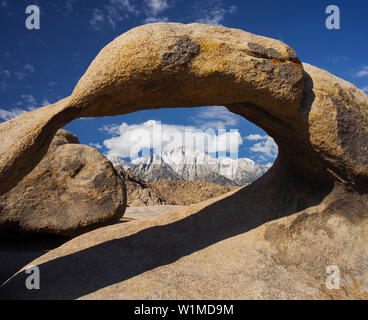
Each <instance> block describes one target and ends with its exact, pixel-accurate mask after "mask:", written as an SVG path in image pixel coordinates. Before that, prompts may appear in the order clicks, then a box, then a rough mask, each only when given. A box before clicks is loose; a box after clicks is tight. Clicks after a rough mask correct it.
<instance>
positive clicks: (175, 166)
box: [109, 147, 270, 186]
mask: <svg viewBox="0 0 368 320" xmlns="http://www.w3.org/2000/svg"><path fill="white" fill-rule="evenodd" d="M109 159H110V161H111V162H112V163H113V164H114V165H120V166H122V167H123V168H124V169H125V170H127V169H130V170H131V172H132V173H133V174H134V175H135V176H137V177H139V178H141V179H144V180H146V181H147V182H155V181H166V180H186V181H192V182H194V181H199V180H205V181H208V182H212V183H215V184H219V185H223V186H241V185H246V184H248V183H251V182H253V181H254V180H256V179H257V178H259V177H260V176H262V175H263V174H264V173H265V172H266V171H267V170H268V169H269V168H270V165H262V164H258V163H255V162H254V161H253V160H251V159H247V158H240V159H237V160H234V159H230V158H225V157H219V158H213V157H211V156H209V155H208V154H206V153H205V152H203V151H198V150H193V149H192V148H188V147H180V148H177V149H174V150H171V151H169V152H163V153H161V154H154V155H151V156H147V157H141V158H137V159H135V160H133V161H132V162H128V161H125V160H123V159H120V158H119V157H117V156H110V157H109Z"/></svg>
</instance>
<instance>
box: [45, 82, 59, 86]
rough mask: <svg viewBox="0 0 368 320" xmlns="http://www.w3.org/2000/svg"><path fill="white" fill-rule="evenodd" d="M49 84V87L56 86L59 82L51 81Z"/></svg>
mask: <svg viewBox="0 0 368 320" xmlns="http://www.w3.org/2000/svg"><path fill="white" fill-rule="evenodd" d="M47 85H48V86H49V87H55V86H56V85H57V83H56V82H55V81H50V82H49V83H48V84H47Z"/></svg>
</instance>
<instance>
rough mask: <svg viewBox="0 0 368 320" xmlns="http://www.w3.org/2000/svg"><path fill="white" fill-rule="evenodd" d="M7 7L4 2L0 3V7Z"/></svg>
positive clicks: (2, 0)
mask: <svg viewBox="0 0 368 320" xmlns="http://www.w3.org/2000/svg"><path fill="white" fill-rule="evenodd" d="M7 6H8V4H7V2H6V1H5V0H1V1H0V7H3V8H6V7H7Z"/></svg>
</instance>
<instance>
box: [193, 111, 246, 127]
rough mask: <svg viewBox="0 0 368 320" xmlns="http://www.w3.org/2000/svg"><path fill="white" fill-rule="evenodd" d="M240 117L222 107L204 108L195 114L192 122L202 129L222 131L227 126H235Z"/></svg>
mask: <svg viewBox="0 0 368 320" xmlns="http://www.w3.org/2000/svg"><path fill="white" fill-rule="evenodd" d="M239 118H240V116H238V115H236V114H234V113H232V112H230V111H229V110H228V109H226V108H225V107H223V106H212V107H206V108H205V109H203V110H201V111H199V112H197V113H196V116H195V118H193V120H194V121H195V122H196V123H197V124H198V125H199V126H200V127H201V128H202V129H207V128H214V129H223V128H226V127H227V126H235V125H237V123H238V121H239Z"/></svg>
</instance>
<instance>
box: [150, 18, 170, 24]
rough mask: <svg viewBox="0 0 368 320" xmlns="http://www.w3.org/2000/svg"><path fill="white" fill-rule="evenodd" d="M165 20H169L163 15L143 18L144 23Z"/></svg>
mask: <svg viewBox="0 0 368 320" xmlns="http://www.w3.org/2000/svg"><path fill="white" fill-rule="evenodd" d="M166 21H169V18H168V17H163V18H157V17H148V18H146V19H144V23H154V22H166Z"/></svg>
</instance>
